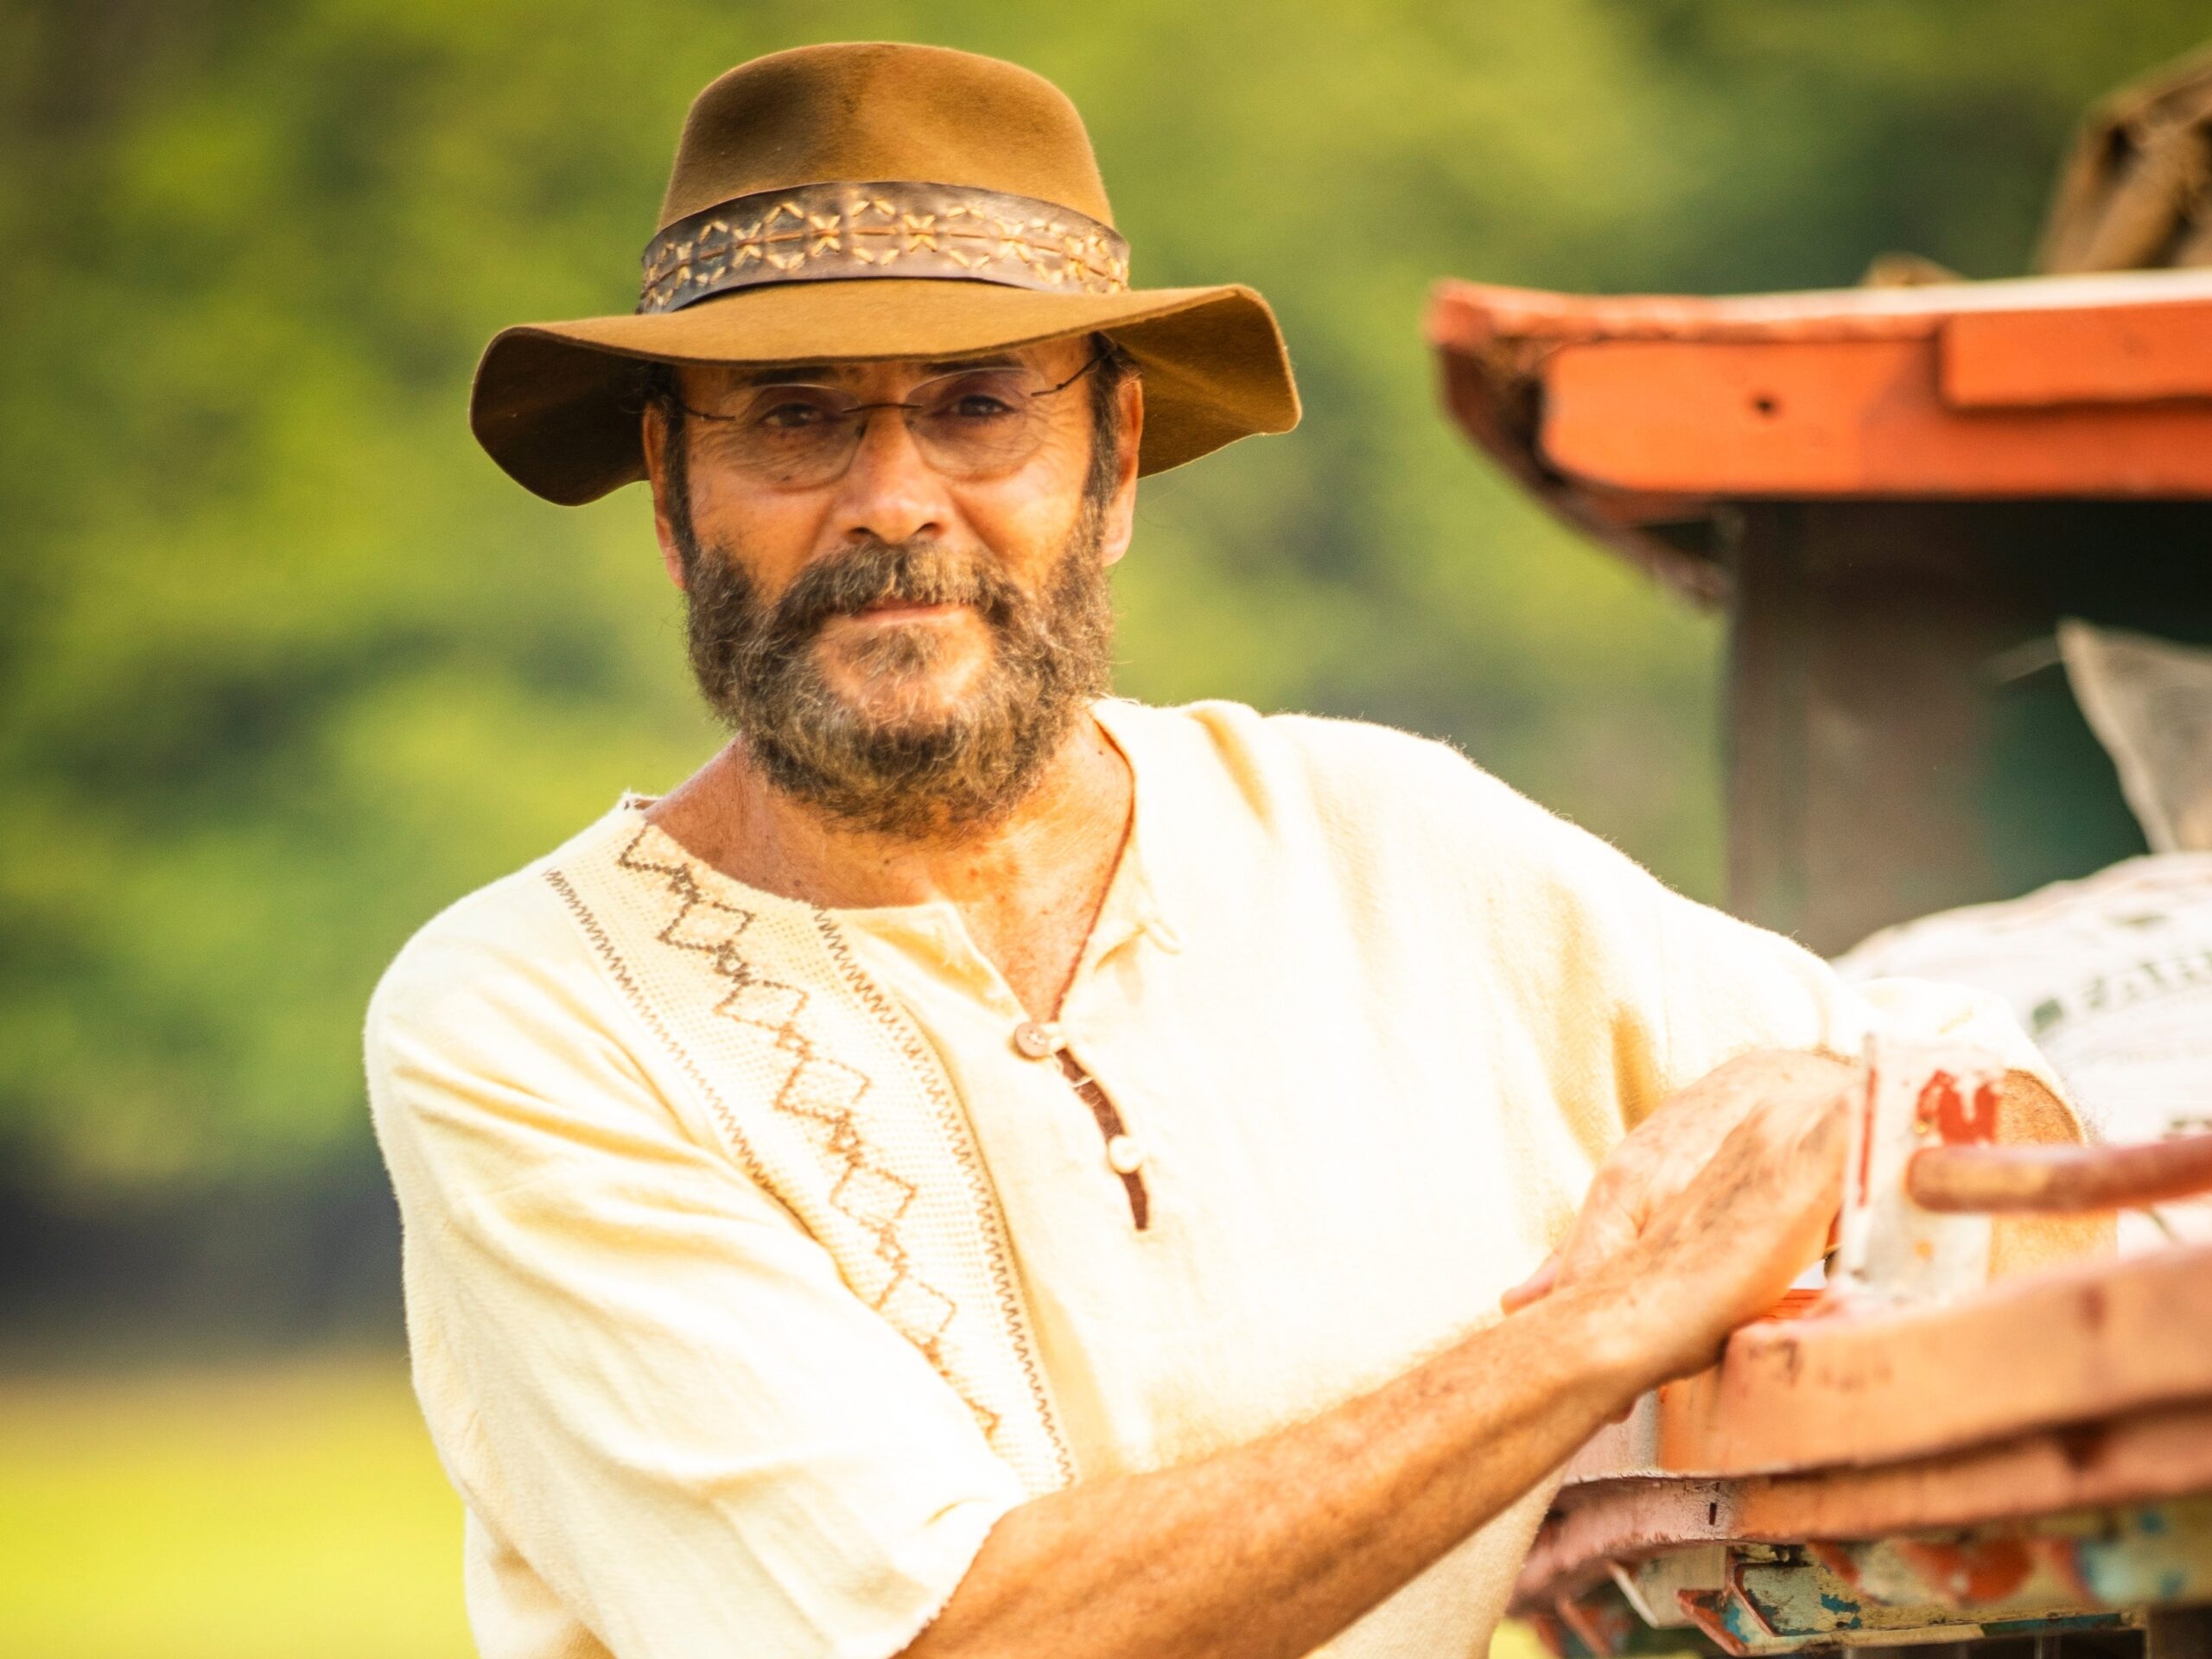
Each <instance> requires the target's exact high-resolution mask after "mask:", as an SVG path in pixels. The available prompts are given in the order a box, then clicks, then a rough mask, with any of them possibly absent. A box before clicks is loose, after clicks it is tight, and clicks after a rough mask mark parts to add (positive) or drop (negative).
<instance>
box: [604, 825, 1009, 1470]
mask: <svg viewBox="0 0 2212 1659" xmlns="http://www.w3.org/2000/svg"><path fill="white" fill-rule="evenodd" d="M648 833H650V832H649V831H646V830H640V831H639V833H638V834H637V835H636V836H633V837H632V839H631V842H630V843H629V845H628V846H626V847H625V848H624V849H622V850H621V852H620V854H618V855H616V857H615V864H616V866H617V867H618V868H621V869H625V870H628V871H629V872H631V873H632V874H636V875H658V876H660V877H663V878H664V880H665V881H666V884H667V891H668V892H669V893H671V895H672V896H674V897H675V898H676V899H678V900H680V902H679V903H678V905H677V910H676V914H675V915H674V916H672V917H671V918H669V921H668V924H667V925H666V926H664V927H663V928H662V929H661V930H660V932H659V934H658V936H657V937H658V938H659V939H660V941H661V943H663V944H666V945H668V946H670V947H671V948H672V949H674V950H688V951H691V952H693V953H695V954H696V955H698V956H702V957H705V958H706V959H707V963H708V965H709V968H710V969H712V970H713V972H714V973H715V976H717V977H719V978H721V979H723V980H726V981H727V982H728V984H729V990H728V994H727V995H724V996H723V997H722V999H721V1001H719V1002H717V1003H715V1013H716V1014H721V1016H722V1017H723V1018H725V1019H728V1020H734V1021H736V1022H737V1023H738V1024H740V1025H744V1026H751V1027H755V1028H756V1029H758V1030H760V1031H762V1032H765V1033H767V1037H768V1040H769V1041H770V1043H771V1044H772V1045H773V1046H774V1047H776V1048H777V1049H778V1050H779V1051H781V1052H784V1053H785V1054H787V1055H788V1056H790V1058H791V1070H790V1071H788V1072H786V1073H785V1077H784V1081H783V1084H782V1085H781V1086H780V1087H779V1089H778V1090H776V1093H775V1096H774V1097H773V1099H772V1101H771V1102H770V1104H771V1106H772V1109H774V1110H776V1111H779V1112H783V1113H785V1114H787V1115H788V1116H792V1117H796V1118H798V1119H799V1120H801V1122H804V1124H805V1125H806V1128H807V1131H808V1135H809V1138H810V1140H811V1141H813V1142H814V1144H815V1145H816V1146H817V1147H819V1148H820V1149H821V1150H822V1151H823V1152H824V1153H827V1154H829V1155H830V1156H831V1157H833V1158H835V1159H837V1160H840V1161H841V1162H842V1165H843V1169H842V1173H840V1174H839V1176H838V1177H837V1179H836V1182H835V1183H834V1184H833V1185H832V1186H831V1187H830V1190H829V1203H830V1205H832V1206H833V1207H834V1208H836V1210H838V1211H840V1212H842V1214H843V1215H845V1216H846V1217H849V1219H850V1220H851V1221H853V1222H854V1223H855V1224H856V1225H858V1226H859V1227H861V1229H862V1230H864V1231H866V1232H867V1233H868V1236H869V1237H870V1238H871V1239H873V1240H874V1246H875V1253H876V1255H877V1257H878V1258H879V1259H880V1261H881V1262H883V1264H884V1265H885V1266H886V1267H887V1268H889V1269H890V1270H891V1281H890V1283H888V1284H887V1285H886V1286H885V1287H883V1289H882V1290H881V1291H880V1292H879V1293H878V1294H876V1295H875V1296H874V1298H873V1299H872V1300H871V1301H870V1302H869V1304H868V1305H869V1306H871V1307H873V1308H874V1310H875V1311H876V1312H877V1313H880V1314H881V1315H882V1316H883V1317H884V1318H886V1319H889V1320H890V1321H891V1322H892V1324H893V1325H895V1326H897V1327H898V1330H899V1334H900V1335H901V1336H903V1337H905V1338H906V1339H907V1341H909V1342H911V1343H912V1344H914V1346H915V1347H917V1348H918V1349H919V1350H920V1351H922V1354H923V1356H924V1357H925V1358H927V1359H928V1360H929V1362H930V1363H931V1365H932V1366H933V1367H935V1368H936V1370H937V1371H938V1375H939V1376H944V1378H945V1380H946V1381H947V1382H948V1383H951V1382H952V1377H951V1374H950V1370H949V1369H948V1368H947V1366H946V1364H945V1361H944V1351H943V1342H944V1331H945V1327H946V1326H947V1325H950V1324H951V1323H952V1319H953V1315H954V1314H955V1313H957V1312H958V1311H959V1310H958V1306H957V1304H956V1303H955V1302H954V1301H953V1300H952V1299H951V1298H950V1297H949V1296H947V1295H945V1294H944V1293H943V1292H941V1291H939V1290H938V1289H937V1288H936V1287H934V1286H932V1285H931V1284H929V1283H928V1282H927V1281H925V1280H924V1279H923V1278H922V1277H921V1276H920V1275H919V1274H917V1273H916V1272H915V1271H914V1266H913V1262H912V1259H911V1258H910V1257H909V1256H908V1255H907V1253H906V1246H905V1244H904V1243H902V1242H901V1241H900V1239H899V1221H900V1219H901V1218H902V1217H904V1216H905V1215H906V1211H907V1210H908V1208H909V1207H911V1206H912V1204H913V1202H914V1185H913V1183H912V1182H911V1181H909V1180H907V1179H905V1178H904V1177H902V1176H900V1175H899V1173H897V1172H895V1171H894V1170H893V1169H891V1168H890V1167H889V1166H887V1165H886V1164H885V1163H884V1162H883V1161H882V1160H881V1159H880V1158H879V1157H878V1156H877V1155H876V1153H875V1150H874V1147H871V1146H869V1144H868V1139H867V1137H866V1136H865V1135H862V1134H861V1128H860V1125H859V1122H858V1121H857V1120H856V1118H855V1112H854V1108H855V1107H856V1106H857V1105H858V1104H859V1103H860V1102H861V1098H862V1097H863V1096H865V1095H866V1094H867V1093H868V1090H870V1089H871V1088H873V1087H874V1082H873V1080H872V1079H870V1078H869V1077H868V1075H867V1074H866V1073H865V1072H863V1071H860V1070H859V1068H857V1067H855V1066H851V1065H846V1064H845V1063H844V1062H843V1061H842V1060H836V1059H832V1058H829V1056H827V1055H824V1054H821V1053H817V1052H816V1050H815V1046H814V1043H813V1041H812V1039H810V1038H809V1037H808V1035H807V1033H805V1031H804V1029H803V1028H802V1027H801V1020H802V1017H803V1016H804V1013H805V1010H806V1003H807V993H806V992H805V991H804V990H803V989H801V988H799V987H798V986H796V985H787V984H785V983H784V982H781V981H780V980H774V979H769V978H766V977H765V976H762V975H760V974H759V973H758V972H756V971H755V970H754V969H753V964H752V963H750V962H748V961H747V959H746V957H744V956H743V955H741V953H740V951H739V950H738V948H737V942H738V940H739V938H741V936H742V935H743V934H744V932H745V930H746V929H747V928H748V927H750V926H751V925H753V912H751V911H749V910H742V909H740V908H739V907H738V906H734V905H726V904H723V903H722V902H721V900H720V899H715V898H711V897H709V895H708V894H707V893H704V892H702V891H701V889H700V887H699V882H698V878H697V877H696V876H695V875H694V874H692V873H691V869H690V866H689V864H688V863H674V864H667V863H656V862H654V861H652V859H650V858H645V857H643V856H641V855H639V852H638V849H639V846H640V845H642V844H643V842H645V836H646V835H647V834H648ZM701 912H707V913H708V914H709V915H710V916H711V917H713V918H716V921H717V922H718V924H719V925H720V926H721V927H723V928H726V929H727V931H725V932H722V933H721V934H720V935H719V936H717V935H715V934H714V933H711V932H708V933H702V932H701V931H698V929H696V927H695V926H694V925H693V923H694V918H695V917H696V916H698V915H699V914H700V913H701ZM954 1386H955V1388H956V1389H957V1386H958V1385H957V1383H955V1384H954ZM962 1398H963V1401H964V1402H965V1403H966V1404H967V1406H968V1408H969V1410H970V1411H971V1412H973V1413H975V1414H976V1419H977V1421H980V1422H981V1423H982V1425H983V1432H984V1433H985V1435H986V1436H987V1437H988V1435H989V1434H990V1433H992V1432H993V1431H995V1429H996V1428H997V1427H998V1414H997V1413H996V1412H994V1411H992V1410H991V1409H990V1408H988V1407H986V1406H983V1405H982V1404H980V1403H978V1402H976V1401H974V1400H969V1399H968V1398H967V1396H966V1395H964V1394H963V1395H962Z"/></svg>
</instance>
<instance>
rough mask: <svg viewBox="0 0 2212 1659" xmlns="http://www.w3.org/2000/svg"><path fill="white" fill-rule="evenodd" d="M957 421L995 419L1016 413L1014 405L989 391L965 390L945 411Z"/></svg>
mask: <svg viewBox="0 0 2212 1659" xmlns="http://www.w3.org/2000/svg"><path fill="white" fill-rule="evenodd" d="M945 412H946V413H947V414H949V415H950V416H952V417H953V419H955V420H957V421H995V420H1000V419H1002V418H1004V417H1005V416H1008V415H1011V414H1013V413H1014V405H1013V404H1009V403H1007V401H1006V400H1005V399H1004V398H1003V397H995V396H994V395H993V394H992V393H990V392H988V391H963V392H962V393H961V394H960V396H958V397H955V398H954V399H953V400H952V402H951V404H950V407H949V408H948V409H947V410H946V411H945Z"/></svg>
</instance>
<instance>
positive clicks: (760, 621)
mask: <svg viewBox="0 0 2212 1659" xmlns="http://www.w3.org/2000/svg"><path fill="white" fill-rule="evenodd" d="M1099 518H1100V515H1099V513H1098V512H1096V509H1095V507H1094V506H1093V505H1089V504H1087V505H1086V506H1085V509H1084V513H1083V516H1082V518H1081V519H1080V520H1079V521H1078V522H1077V526H1076V529H1075V531H1074V532H1073V533H1072V534H1071V536H1070V537H1069V538H1068V544H1067V546H1066V547H1065V549H1064V550H1062V552H1061V555H1060V557H1059V560H1058V563H1057V564H1056V565H1055V566H1054V567H1053V569H1052V572H1051V574H1050V575H1049V576H1048V578H1047V580H1046V583H1045V586H1044V588H1043V590H1042V592H1041V593H1040V594H1034V595H1033V594H1030V593H1029V592H1028V591H1027V590H1026V589H1025V588H1021V587H1020V585H1019V584H1017V583H1016V582H1014V580H1013V579H1012V578H1011V577H1009V576H1008V575H1007V574H1006V573H1005V572H1004V571H1003V570H1001V569H1000V568H999V567H998V565H997V564H996V563H995V562H993V561H992V560H991V559H989V558H988V556H984V555H982V554H960V553H955V552H953V551H952V550H950V549H948V548H946V547H944V546H943V545H941V544H940V543H935V542H929V541H915V542H906V543H899V544H896V545H893V544H892V543H886V542H865V543H857V544H855V546H853V547H850V548H848V549H845V550H842V551H840V552H837V553H836V554H833V555H830V556H826V557H823V558H822V559H819V560H817V561H816V562H815V563H813V564H811V565H810V566H808V567H807V569H805V570H804V571H803V572H802V573H801V574H800V575H799V576H798V579H797V580H796V581H794V582H792V583H791V587H790V588H788V589H786V590H785V593H784V594H783V595H782V596H781V597H780V598H779V599H778V601H776V603H775V604H774V605H773V606H768V605H765V604H764V603H763V602H762V601H761V599H760V594H759V591H758V589H757V588H755V586H754V584H753V581H752V579H751V578H750V577H749V576H747V575H746V573H745V572H744V571H743V570H742V569H740V567H739V566H738V564H737V563H736V561H735V560H734V559H732V558H731V557H730V556H728V553H727V551H726V550H721V549H715V550H702V549H701V548H699V547H698V546H697V545H696V543H695V544H692V545H689V546H685V547H683V548H682V549H681V551H682V552H683V554H684V556H685V563H686V569H687V570H688V572H689V587H688V607H689V624H688V632H689V638H690V658H691V671H692V673H693V674H694V675H695V676H696V678H697V680H698V683H699V689H700V690H701V692H702V694H703V695H704V696H705V697H706V700H707V702H708V704H709V706H710V707H711V708H712V709H714V710H715V713H716V714H717V715H720V716H721V719H722V721H724V723H725V724H727V725H728V726H729V727H730V728H732V729H733V730H734V731H736V732H738V733H739V734H741V735H742V736H743V738H744V740H745V744H746V750H747V754H748V756H749V757H750V758H751V760H752V761H753V764H754V765H755V766H758V767H759V768H760V772H761V773H762V775H763V776H764V777H765V778H766V780H767V781H768V783H769V784H770V785H772V787H774V788H776V789H778V790H779V791H782V792H783V793H785V794H786V795H788V796H790V797H791V798H793V799H794V800H797V801H799V802H801V803H803V804H805V805H808V806H810V807H812V808H814V809H816V810H819V811H821V812H823V813H824V814H826V815H828V816H829V817H834V818H836V819H838V820H839V821H841V822H842V823H849V824H851V825H853V826H855V827H856V828H861V829H870V830H874V831H877V832H879V833H882V834H887V835H894V836H902V837H909V838H918V837H922V836H932V835H942V834H944V833H945V832H947V831H949V830H957V829H971V828H975V827H978V826H982V825H986V824H988V823H995V822H998V821H1001V820H1002V819H1004V818H1005V817H1007V815H1008V814H1009V813H1011V812H1012V811H1013V810H1014V807H1015V806H1016V805H1018V804H1020V801H1021V800H1022V799H1023V798H1025V797H1026V796H1027V795H1028V793H1029V792H1030V791H1031V790H1032V789H1033V788H1034V787H1035V786H1036V785H1037V782H1038V780H1039V778H1040V777H1041V776H1042V775H1043V772H1044V770H1045V767H1046V764H1047V763H1048V762H1049V761H1050V760H1051V759H1052V756H1053V755H1054V754H1055V753H1058V750H1059V748H1060V747H1061V745H1062V743H1063V742H1064V741H1065V740H1066V738H1067V735H1068V734H1069V732H1070V731H1071V729H1072V728H1074V725H1075V722H1076V721H1077V719H1078V717H1080V715H1082V714H1083V712H1084V709H1086V708H1087V707H1088V706H1089V704H1090V701H1091V700H1092V699H1093V698H1095V697H1097V696H1103V695H1104V694H1105V692H1106V691H1107V690H1109V687H1110V686H1111V684H1112V668H1113V664H1112V651H1113V634H1114V612H1113V602H1112V596H1111V590H1110V588H1109V585H1108V582H1107V578H1106V567H1105V565H1104V563H1103V562H1102V561H1101V559H1100V558H1099V556H1098V554H1099V541H1100V524H1099ZM881 601H901V602H905V603H908V604H915V605H941V604H959V605H968V606H971V607H974V608H975V610H976V613H977V614H978V615H979V616H980V617H981V618H982V620H983V622H984V624H985V626H987V627H988V630H989V633H990V639H991V656H990V661H989V662H988V664H987V665H986V666H985V667H984V668H983V669H982V671H981V673H980V675H979V677H978V678H977V680H976V683H975V684H974V686H972V687H971V688H970V690H969V693H968V695H967V696H964V697H963V698H962V699H961V700H960V702H958V703H957V704H956V705H955V706H954V707H952V708H951V709H948V710H945V711H944V712H942V713H937V714H932V715H926V716H912V717H899V716H895V715H894V716H877V715H868V714H866V713H863V712H862V711H861V710H860V709H855V707H853V705H851V704H850V703H849V702H846V701H845V700H844V699H843V698H842V697H841V696H838V694H837V693H836V690H834V689H833V688H832V687H831V686H830V684H829V679H828V677H826V676H825V675H824V674H823V670H822V666H821V663H820V660H819V658H818V656H817V649H816V648H817V644H818V642H819V639H820V636H821V632H822V628H823V625H824V624H826V623H827V622H828V621H829V620H830V619H831V618H832V617H836V616H841V615H847V614H850V613H856V612H859V611H861V610H864V609H866V608H867V607H868V606H870V605H874V604H876V603H879V602H881ZM943 650H944V642H943V641H942V640H941V639H939V638H938V636H937V635H936V634H935V633H934V632H931V631H929V630H927V629H918V628H900V629H894V630H891V631H887V632H884V633H882V634H880V636H878V637H876V638H874V639H869V640H868V641H866V642H865V643H863V644H862V645H861V646H860V647H859V651H860V655H859V657H858V659H857V660H858V664H859V666H860V667H861V670H862V671H864V672H866V673H867V674H868V675H869V676H870V677H886V678H891V679H899V678H909V677H919V676H921V675H923V674H925V672H927V671H928V670H929V669H930V668H931V667H932V666H934V664H936V662H937V661H938V658H939V657H940V655H941V654H942V652H943Z"/></svg>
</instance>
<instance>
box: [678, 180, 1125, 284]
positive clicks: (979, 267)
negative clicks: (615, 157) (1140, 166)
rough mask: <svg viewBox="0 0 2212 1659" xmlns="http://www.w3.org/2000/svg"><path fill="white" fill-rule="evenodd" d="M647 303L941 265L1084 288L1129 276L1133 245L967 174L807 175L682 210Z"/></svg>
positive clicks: (930, 270)
mask: <svg viewBox="0 0 2212 1659" xmlns="http://www.w3.org/2000/svg"><path fill="white" fill-rule="evenodd" d="M851 277H952V278H957V279H960V280H963V281H967V282H982V283H1005V284H1007V286H1008V287H1012V288H1035V289H1048V290H1050V289H1058V290H1061V291H1074V292H1077V293H1084V294H1119V293H1121V292H1122V290H1124V289H1127V288H1128V285H1129V245H1128V243H1127V242H1126V241H1124V240H1123V239H1122V237H1121V235H1120V234H1119V233H1118V232H1116V231H1114V230H1113V229H1111V228H1110V227H1109V226H1105V225H1102V224H1100V223H1099V222H1098V221H1097V220H1096V219H1091V218H1090V217H1088V216H1086V215H1084V214H1083V213H1077V212H1075V211H1074V210H1073V209H1071V208H1067V207H1061V206H1059V205H1058V203H1056V202H1050V201H1039V200H1036V199H1035V198H1033V197H1031V196H1011V195H1007V194H1003V193H1002V192H1000V191H996V190H976V189H970V188H967V187H965V186H963V185H953V184H916V183H912V182H892V183H885V184H806V185H801V186H799V187H798V188H797V189H794V190H766V191H762V192H760V193H759V194H754V195H749V196H738V197H735V198H734V199H733V200H728V201H725V202H721V203H720V204H719V205H717V206H715V207H709V208H708V209H707V210H706V211H705V212H704V213H693V214H692V215H690V217H689V218H687V219H678V220H677V221H676V223H675V224H673V225H671V226H669V227H668V228H667V229H666V230H664V231H663V232H660V234H659V235H658V236H656V237H654V238H653V239H652V241H651V242H649V243H647V244H646V245H645V292H644V294H643V295H642V296H640V297H639V301H638V309H639V311H640V312H641V313H644V312H654V311H673V310H676V309H677V308H680V307H683V306H686V305H690V304H691V303H692V302H695V301H697V300H703V299H706V298H708V297H709V296H711V295H715V294H727V293H728V292H729V291H730V290H731V289H740V288H757V287H760V286H763V285H765V284H766V283H806V282H828V281H842V280H845V279H848V278H851Z"/></svg>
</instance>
